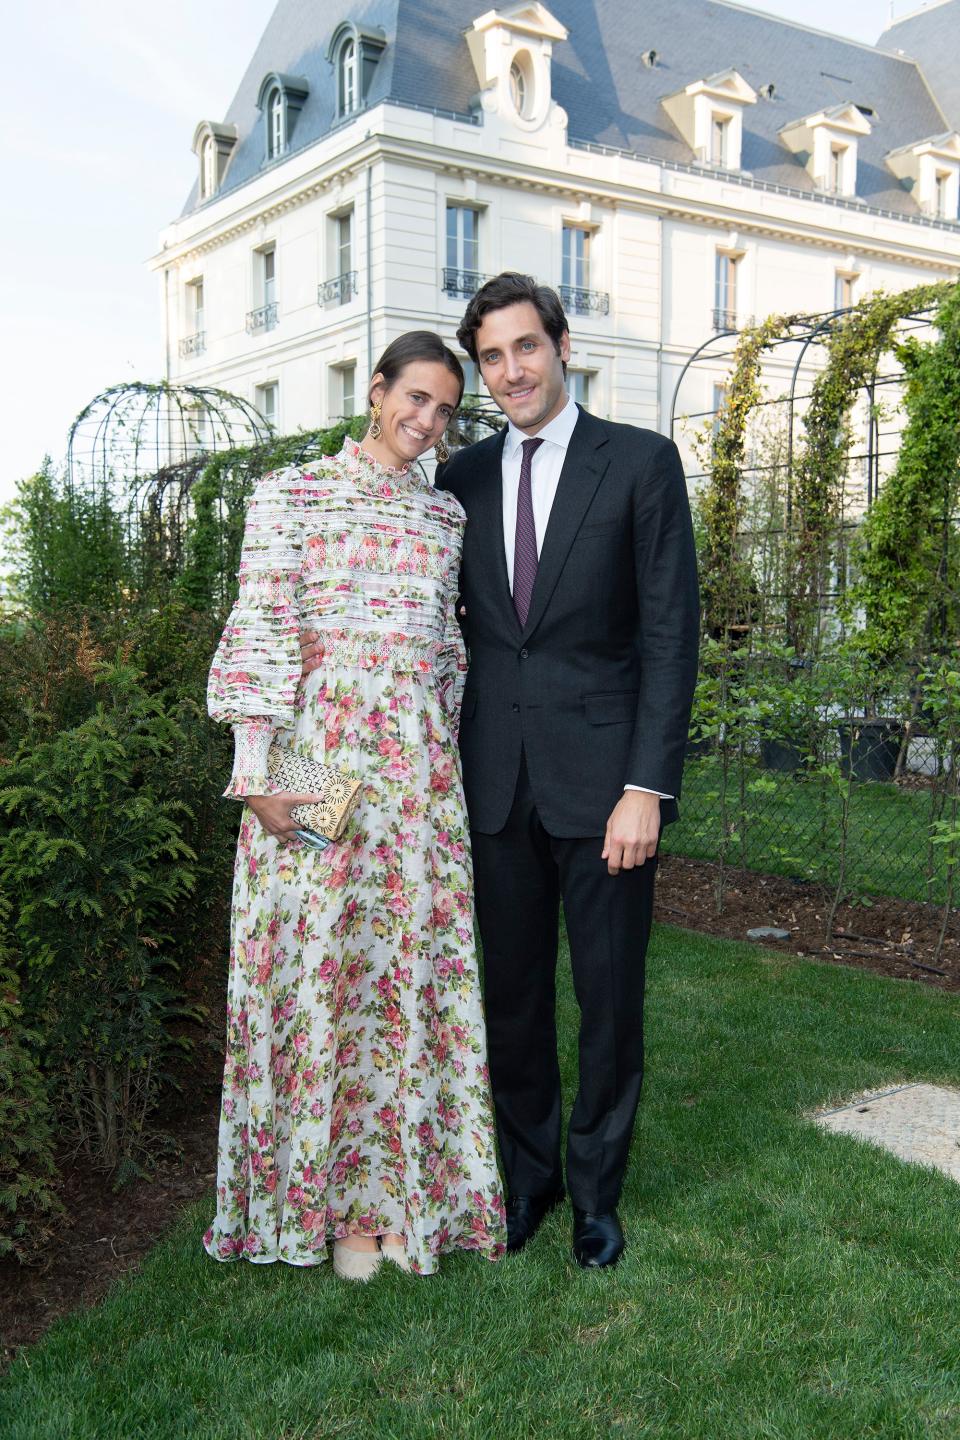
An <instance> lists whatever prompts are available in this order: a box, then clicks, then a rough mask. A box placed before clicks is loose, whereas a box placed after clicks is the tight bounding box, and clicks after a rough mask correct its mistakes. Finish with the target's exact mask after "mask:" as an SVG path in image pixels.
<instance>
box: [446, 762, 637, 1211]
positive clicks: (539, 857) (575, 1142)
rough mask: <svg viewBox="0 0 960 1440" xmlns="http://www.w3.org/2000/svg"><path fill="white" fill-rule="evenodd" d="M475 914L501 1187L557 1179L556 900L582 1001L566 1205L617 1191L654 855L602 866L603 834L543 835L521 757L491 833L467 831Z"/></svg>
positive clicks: (552, 1183)
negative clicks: (617, 866) (500, 820)
mask: <svg viewBox="0 0 960 1440" xmlns="http://www.w3.org/2000/svg"><path fill="white" fill-rule="evenodd" d="M471 839H472V845H473V867H474V880H475V890H476V902H477V919H478V922H479V926H480V938H481V941H482V943H483V960H484V1000H485V1007H486V1021H487V1044H488V1052H489V1059H490V1080H491V1086H492V1090H493V1102H494V1108H495V1110H496V1119H497V1137H498V1140H499V1143H500V1153H501V1159H502V1162H503V1168H504V1174H505V1179H506V1184H507V1190H508V1193H510V1194H513V1195H544V1194H547V1193H550V1192H552V1191H554V1190H556V1189H557V1188H558V1187H559V1185H560V1183H561V1179H562V1174H563V1171H562V1168H561V1145H560V1130H561V1099H560V1067H559V1063H558V1059H557V1030H556V1014H555V1010H556V1003H555V1002H556V968H557V943H558V932H559V913H560V903H561V901H562V902H563V914H564V919H565V922H566V929H567V936H568V939H569V942H570V962H571V968H572V971H573V984H574V991H575V994H576V998H577V1003H578V1005H579V1007H580V1033H579V1061H580V1074H579V1086H578V1089H577V1094H576V1098H575V1100H574V1102H573V1109H572V1112H571V1115H570V1123H569V1126H568V1130H567V1164H566V1179H567V1189H568V1191H569V1194H570V1198H571V1200H572V1202H573V1204H574V1205H576V1206H577V1207H578V1208H580V1209H583V1210H589V1211H592V1212H598V1211H606V1210H612V1209H613V1208H614V1207H615V1206H616V1204H617V1201H618V1200H619V1197H620V1191H621V1188H622V1185H623V1177H624V1174H625V1171H626V1166H627V1158H628V1154H629V1150H630V1140H631V1136H632V1134H633V1124H634V1119H635V1117H636V1111H637V1105H638V1103H639V1100H640V1086H641V1082H642V1079H643V993H644V960H645V956H646V949H647V941H648V939H649V936H650V924H651V918H652V913H653V892H654V882H655V872H656V864H657V862H656V859H653V860H648V861H646V862H645V864H643V865H641V866H638V867H636V868H635V869H633V870H622V871H621V872H620V874H619V875H610V874H609V872H608V870H607V863H606V861H605V860H601V858H600V855H601V851H602V850H603V839H602V837H600V836H595V835H592V836H588V837H584V838H582V839H566V838H559V837H557V836H553V835H549V834H548V833H547V831H546V830H545V829H544V826H543V824H542V822H541V820H540V817H539V815H538V813H537V807H536V802H535V800H534V796H533V792H532V790H531V788H530V780H529V776H528V774H527V767H526V762H525V760H521V765H520V775H519V779H518V781H517V789H516V794H515V796H514V801H513V806H512V808H511V810H510V814H509V816H508V818H507V823H506V825H505V826H504V828H503V829H502V830H500V831H499V832H498V833H497V834H495V835H485V834H482V833H480V832H479V831H476V830H475V831H473V832H472V835H471Z"/></svg>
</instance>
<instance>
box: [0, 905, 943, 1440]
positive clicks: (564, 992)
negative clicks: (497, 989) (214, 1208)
mask: <svg viewBox="0 0 960 1440" xmlns="http://www.w3.org/2000/svg"><path fill="white" fill-rule="evenodd" d="M649 968H650V991H649V1003H648V1009H647V1027H648V1063H649V1071H648V1079H647V1084H646V1088H645V1097H644V1102H643V1105H642V1107H641V1115H640V1121H639V1124H638V1131H637V1140H636V1146H635V1154H634V1160H633V1164H632V1166H631V1171H630V1177H629V1182H628V1186H627V1189H626V1192H625V1194H624V1198H623V1206H622V1213H623V1216H624V1220H625V1224H626V1226H627V1229H628V1235H629V1248H628V1251H627V1254H626V1256H625V1258H624V1260H623V1262H622V1264H621V1265H620V1267H619V1268H618V1269H617V1270H616V1271H615V1272H612V1273H603V1274H593V1275H591V1274H587V1273H583V1272H581V1271H579V1270H577V1268H576V1267H575V1266H574V1264H573V1263H572V1260H571V1259H570V1256H569V1234H568V1227H569V1216H568V1213H558V1214H556V1215H554V1216H552V1217H551V1218H550V1219H549V1220H548V1222H547V1224H546V1225H545V1226H544V1229H543V1231H542V1232H541V1234H540V1235H538V1237H537V1239H536V1241H535V1242H534V1244H533V1245H532V1246H531V1248H530V1250H529V1251H528V1252H525V1253H524V1254H523V1255H521V1256H518V1257H511V1258H510V1259H509V1260H507V1261H504V1262H502V1263H501V1264H499V1265H490V1264H489V1263H487V1262H484V1261H481V1260H478V1259H477V1258H475V1257H472V1256H463V1257H458V1258H455V1259H453V1260H448V1261H447V1262H446V1263H445V1265H444V1267H443V1271H442V1274H441V1275H440V1276H439V1277H437V1278H435V1279H429V1280H423V1281H416V1280H414V1279H413V1278H412V1277H408V1276H405V1275H402V1274H401V1273H400V1272H399V1271H396V1270H394V1269H393V1267H387V1268H386V1269H385V1270H384V1271H383V1272H381V1274H380V1275H379V1276H378V1277H377V1279H376V1281H375V1282H374V1283H373V1284H372V1285H370V1286H369V1287H366V1288H359V1287H358V1288H351V1287H348V1286H346V1285H343V1284H338V1283H337V1282H336V1280H335V1278H334V1276H333V1275H332V1274H331V1273H330V1272H329V1271H328V1270H327V1268H326V1267H324V1268H322V1269H321V1270H319V1271H315V1272H301V1271H294V1270H289V1269H287V1268H281V1267H269V1268H259V1269H256V1268H253V1267H250V1266H243V1267H239V1266H218V1265H216V1264H214V1263H213V1262H211V1261H209V1260H208V1259H207V1258H206V1257H205V1256H204V1255H203V1254H202V1252H201V1250H200V1246H199V1237H200V1233H201V1230H202V1227H203V1225H204V1224H205V1223H206V1222H207V1220H208V1218H209V1215H208V1209H207V1208H203V1209H196V1210H194V1211H193V1212H191V1214H190V1215H189V1216H188V1217H187V1218H186V1219H185V1220H184V1221H183V1222H182V1223H181V1224H179V1225H178V1227H177V1229H176V1231H175V1232H174V1233H173V1234H172V1235H171V1236H170V1237H169V1238H168V1239H167V1240H166V1241H165V1242H164V1243H163V1244H162V1245H161V1246H159V1247H158V1248H157V1250H156V1251H155V1252H154V1253H153V1254H152V1255H151V1256H150V1257H149V1259H148V1261H147V1263H146V1264H145V1266H144V1268H143V1271H142V1272H141V1273H140V1274H139V1275H138V1276H136V1277H134V1278H132V1279H130V1280H128V1281H126V1282H124V1283H122V1284H121V1285H119V1286H118V1287H117V1289H116V1290H115V1291H114V1292H113V1293H112V1295H111V1296H110V1297H109V1298H108V1300H107V1301H106V1302H105V1303H104V1304H103V1305H101V1306H99V1307H98V1308H97V1309H95V1310H93V1311H90V1312H88V1313H85V1314H82V1315H78V1316H75V1317H73V1318H72V1319H70V1320H68V1321H65V1322H63V1323H61V1324H60V1325H58V1326H57V1327H55V1329H54V1330H53V1331H52V1332H51V1333H50V1335H49V1336H48V1337H47V1339H46V1340H45V1341H44V1342H43V1343H42V1344H41V1345H39V1346H37V1347H35V1348H34V1349H32V1350H31V1351H29V1352H28V1353H27V1354H25V1355H23V1356H22V1357H21V1358H20V1360H19V1361H18V1362H17V1364H16V1365H15V1366H14V1367H13V1369H12V1370H11V1372H10V1374H9V1375H8V1376H7V1377H6V1379H5V1381H4V1382H3V1385H2V1388H0V1434H3V1435H4V1437H10V1440H39V1437H44V1440H46V1437H50V1440H54V1437H55V1440H61V1437H70V1440H87V1437H96V1440H114V1437H117V1440H130V1437H137V1440H140V1437H145V1440H147V1437H157V1440H159V1437H163V1440H173V1437H178V1440H179V1437H184V1440H186V1437H191V1440H245V1437H256V1440H281V1437H282V1440H327V1437H340V1436H342V1437H349V1440H354V1437H356V1440H361V1437H364V1440H366V1437H376V1440H381V1437H383V1440H432V1437H444V1440H446V1437H449V1440H481V1437H483V1440H488V1437H489V1440H502V1437H505V1436H519V1437H526V1436H536V1437H548V1440H552V1437H564V1440H566V1437H570V1440H581V1437H594V1436H596V1437H600V1436H620V1435H624V1436H644V1437H646V1436H664V1437H671V1440H677V1437H704V1440H714V1437H720V1436H724V1437H727V1436H733V1437H735V1440H753V1437H758V1440H759V1437H764V1440H781V1437H784V1440H793V1437H796V1440H801V1437H802V1440H809V1437H820V1436H822V1437H825V1440H826V1437H829V1440H835V1437H837V1436H848V1435H851V1436H852V1435H856V1436H857V1437H860V1436H889V1437H891V1440H893V1437H896V1440H904V1437H913V1436H916V1437H918V1440H920V1437H923V1440H931V1437H933V1440H936V1437H943V1440H947V1437H949V1440H955V1437H956V1435H957V1434H958V1433H960V1321H958V1316H960V1265H958V1249H960V1245H958V1232H960V1225H958V1221H960V1189H958V1187H957V1186H956V1185H955V1184H953V1183H952V1182H951V1181H949V1180H948V1179H946V1178H945V1177H944V1176H941V1175H939V1174H937V1173H936V1172H930V1171H925V1170H920V1169H916V1168H914V1167H910V1166H905V1165H902V1164H901V1163H899V1162H898V1161H897V1160H895V1159H894V1158H893V1157H891V1156H888V1155H886V1154H884V1153H883V1152H881V1151H878V1150H874V1149H871V1148H870V1147H867V1146H861V1145H858V1144H857V1143H856V1142H854V1141H851V1140H849V1139H846V1138H845V1137H840V1136H832V1135H824V1134H821V1133H819V1132H817V1131H816V1130H814V1128H813V1127H812V1126H810V1125H809V1124H808V1123H807V1122H805V1121H804V1120H803V1119H802V1112H803V1111H804V1110H806V1109H808V1108H810V1107H812V1106H814V1105H816V1104H823V1103H827V1102H829V1101H832V1100H836V1099H839V1098H840V1097H842V1096H844V1095H846V1094H848V1093H849V1092H851V1091H854V1090H857V1089H859V1088H866V1087H871V1088H873V1087H876V1088H880V1087H882V1086H885V1085H893V1084H897V1083H900V1082H901V1081H905V1080H913V1079H917V1078H924V1079H930V1080H933V1081H940V1082H943V1083H947V1084H949V1083H958V1082H960V1045H958V1039H957V1036H958V1029H957V1020H958V1009H960V1007H958V1003H957V1001H956V999H954V998H953V997H950V996H944V995H941V994H939V993H935V992H931V991H926V990H923V989H922V988H920V987H919V986H914V985H910V984H907V983H904V982H897V981H888V980H883V979H878V978H876V977H873V976H870V975H866V974H863V973H862V972H859V971H854V970H847V969H843V968H839V967H829V966H822V965H813V964H810V963H808V962H802V961H798V960H796V959H793V958H791V957H788V956H782V955H765V954H763V953H762V952H758V951H757V950H755V949H753V948H748V947H746V946H739V945H734V944H730V943H726V942H722V941H714V940H710V939H707V938H705V937H702V936H699V935H693V934H689V933H686V932H683V931H675V930H674V931H671V930H666V929H660V930H658V932H657V934H656V936H655V941H654V944H653V946H652V951H651V956H650V967H649ZM562 974H563V982H562V984H561V993H560V1009H561V1033H562V1038H563V1063H564V1074H565V1081H566V1083H567V1085H568V1090H569V1088H570V1087H571V1086H572V1084H573V1082H574V1075H575V1066H574V1059H575V1052H576V1008H575V1005H574V1002H573V999H572V995H571V990H570V986H569V980H568V975H567V971H566V967H565V966H564V967H563V968H562ZM568 1099H569V1094H568ZM64 1243H69V1236H65V1237H64Z"/></svg>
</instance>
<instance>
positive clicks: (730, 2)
mask: <svg viewBox="0 0 960 1440" xmlns="http://www.w3.org/2000/svg"><path fill="white" fill-rule="evenodd" d="M713 3H714V4H715V5H723V6H724V7H725V9H727V10H740V11H741V12H742V13H743V14H745V15H755V16H756V17H757V18H758V19H760V20H769V21H770V23H771V25H788V26H789V27H790V28H791V29H793V30H803V31H805V32H806V33H807V34H808V35H822V36H823V37H824V39H826V40H833V41H835V42H836V43H837V44H840V45H853V46H854V47H855V48H856V49H858V50H868V51H869V52H870V54H871V55H886V56H889V58H890V59H891V60H901V61H904V62H905V63H906V64H908V65H914V64H916V61H915V60H912V59H911V58H910V57H909V56H908V55H898V54H895V53H894V52H893V51H889V50H878V49H877V47H876V45H869V44H868V43H867V41H866V40H854V38H853V36H852V35H838V34H837V33H836V31H835V30H821V29H820V28H819V26H817V25H804V23H803V21H802V20H789V19H788V18H787V17H786V16H785V15H771V14H770V11H769V10H759V9H758V8H757V7H756V6H755V5H741V4H739V3H737V0H713ZM937 3H938V4H943V5H945V4H948V3H949V0H937ZM927 8H928V9H929V8H931V7H929V6H928V7H927ZM918 13H919V12H918ZM904 18H907V17H904Z"/></svg>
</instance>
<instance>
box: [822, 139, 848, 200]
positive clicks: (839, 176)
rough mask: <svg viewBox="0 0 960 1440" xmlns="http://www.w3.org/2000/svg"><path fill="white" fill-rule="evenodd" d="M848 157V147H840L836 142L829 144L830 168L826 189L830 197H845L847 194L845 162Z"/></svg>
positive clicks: (832, 141)
mask: <svg viewBox="0 0 960 1440" xmlns="http://www.w3.org/2000/svg"><path fill="white" fill-rule="evenodd" d="M849 155H850V146H849V145H841V144H840V143H839V141H837V140H831V142H830V168H829V170H828V171H827V189H828V190H829V192H830V194H831V195H845V194H846V193H847V188H846V178H847V162H848V159H849Z"/></svg>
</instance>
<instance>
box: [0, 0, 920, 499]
mask: <svg viewBox="0 0 960 1440" xmlns="http://www.w3.org/2000/svg"><path fill="white" fill-rule="evenodd" d="M634 3H638V4H641V5H642V3H643V0H634ZM547 4H548V6H549V0H547ZM343 8H344V13H345V14H346V13H347V12H348V10H349V0H344V7H343ZM477 8H478V12H479V10H480V9H482V8H483V5H481V4H479V3H478V7H477ZM750 8H753V9H758V10H764V11H766V12H767V13H768V14H774V15H782V16H784V17H786V18H787V19H790V20H796V21H799V22H800V23H802V24H805V25H812V26H816V27H817V28H819V29H822V30H830V31H833V32H834V33H836V34H843V35H846V36H849V37H851V38H853V39H855V40H860V41H862V42H863V43H865V44H873V43H874V42H875V41H876V39H877V37H878V36H879V35H880V33H881V32H882V31H883V30H884V29H885V28H886V25H887V23H888V20H889V16H890V9H891V7H890V3H889V0H769V3H766V4H758V5H754V6H752V7H750ZM917 8H921V7H920V5H919V3H918V0H895V11H896V14H897V15H902V14H906V13H909V12H910V11H912V10H914V9H917ZM272 9H273V3H272V0H203V3H202V4H200V3H193V4H191V3H190V0H165V3H164V4H163V5H159V6H158V5H156V4H145V3H143V0H80V3H78V0H33V3H32V4H31V5H26V4H20V5H18V6H16V7H14V6H12V5H10V6H6V7H5V14H4V31H5V41H6V46H5V48H6V53H7V56H8V64H7V67H6V75H5V80H4V85H3V87H2V89H0V137H2V138H0V153H2V155H3V164H4V171H5V178H4V193H5V194H6V196H7V206H6V218H5V220H4V223H3V224H2V225H0V261H2V264H0V315H2V317H3V342H4V343H3V346H2V355H0V394H2V396H3V406H2V414H3V432H4V433H3V435H2V439H0V501H3V500H7V499H9V498H11V496H12V493H13V488H14V485H15V482H16V481H17V480H18V479H19V478H20V477H22V476H24V475H27V474H30V473H31V472H32V471H33V470H35V469H36V468H37V466H38V465H39V464H40V462H41V460H42V458H43V456H44V454H50V455H52V457H53V458H54V460H55V461H59V460H61V459H62V458H63V455H64V452H65V449H66V436H67V429H68V426H69V424H70V421H71V420H72V418H73V417H74V415H75V414H76V413H77V412H78V411H79V410H80V409H82V407H83V406H84V405H85V404H86V403H87V401H88V400H90V399H92V398H93V396H94V395H96V394H97V393H98V392H99V391H100V390H103V389H105V388H106V387H107V386H108V385H112V384H116V383H118V382H120V381H123V380H133V379H142V380H156V379H159V378H160V377H161V375H162V356H161V331H160V307H159V299H158V296H159V289H158V284H159V282H158V280H157V278H156V277H155V276H154V275H152V274H151V273H150V272H149V271H148V270H147V268H146V264H145V262H146V260H147V258H148V256H150V255H151V254H153V253H154V251H155V250H156V248H157V239H158V235H159V232H160V230H161V228H162V227H163V225H164V224H165V223H166V222H167V221H169V220H170V219H171V218H172V217H174V216H175V215H177V214H178V213H179V211H180V210H181V209H182V206H183V203H184V200H185V199H186V196H187V194H188V192H189V189H190V186H191V184H192V182H193V178H194V173H195V170H196V160H195V158H194V156H193V154H192V153H191V150H190V142H191V139H192V138H193V132H194V128H195V127H196V124H197V122H198V121H199V120H201V119H208V120H218V119H221V118H222V117H223V115H224V114H225V113H226V110H227V107H228V105H229V103H230V100H231V99H232V96H233V94H234V91H235V90H236V87H237V85H238V84H239V82H240V79H241V76H242V75H243V72H244V70H245V69H246V66H247V64H248V63H249V60H250V57H251V55H252V54H253V51H254V47H255V46H256V44H257V41H258V40H259V38H260V35H261V34H262V32H263V30H264V28H265V26H266V23H267V20H268V19H269V16H270V14H271V11H272Z"/></svg>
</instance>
